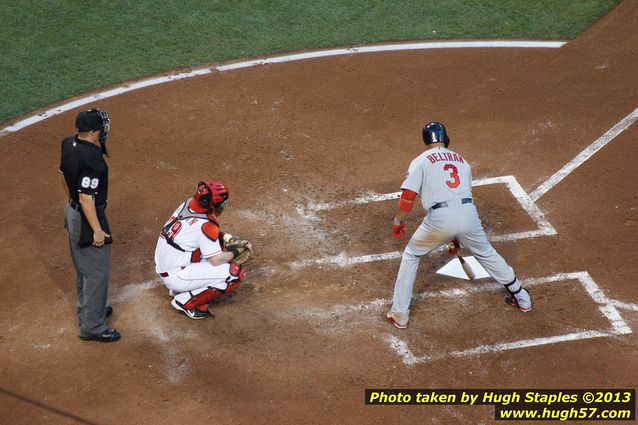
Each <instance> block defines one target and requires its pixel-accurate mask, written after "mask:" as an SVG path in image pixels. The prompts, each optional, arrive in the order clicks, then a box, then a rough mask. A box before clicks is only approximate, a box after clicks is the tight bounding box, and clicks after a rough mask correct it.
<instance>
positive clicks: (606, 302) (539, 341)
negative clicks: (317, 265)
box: [353, 272, 638, 366]
mask: <svg viewBox="0 0 638 425" xmlns="http://www.w3.org/2000/svg"><path fill="white" fill-rule="evenodd" d="M565 280H578V281H579V282H580V284H581V286H582V287H583V288H584V289H585V291H586V292H587V294H588V295H589V296H590V297H591V299H592V300H593V301H594V302H596V304H598V309H599V311H600V312H601V314H602V315H603V317H605V318H606V319H607V320H608V321H609V323H610V325H611V328H610V329H609V330H607V331H597V330H583V331H579V332H571V333H567V334H564V335H554V336H549V337H540V338H530V339H522V340H519V341H511V342H504V343H496V344H488V345H480V346H478V347H473V348H469V349H466V350H459V351H450V352H447V353H440V354H437V355H434V356H417V355H415V354H414V353H413V352H412V351H411V350H410V347H409V345H408V343H407V342H405V341H403V340H402V339H400V338H399V337H397V336H395V335H389V336H388V337H387V338H386V342H387V343H388V346H389V347H390V349H392V350H393V351H394V352H395V353H396V354H397V355H398V356H399V357H400V358H401V359H402V361H403V363H405V364H406V365H409V366H410V365H414V364H418V363H424V362H428V361H432V360H438V359H442V358H446V357H457V358H460V357H469V356H474V355H479V354H485V353H496V352H501V351H507V350H516V349H521V348H529V347H537V346H542V345H549V344H557V343H561V342H568V341H578V340H584V339H591V338H603V337H609V336H614V335H626V334H630V333H632V332H633V331H632V329H631V328H630V327H629V325H628V324H627V322H625V321H624V319H623V318H622V317H621V315H620V313H619V312H618V310H617V309H616V306H618V304H624V303H618V302H617V301H614V300H611V299H609V298H607V297H606V296H605V294H604V293H603V291H602V290H601V289H600V287H599V286H598V285H597V284H596V282H594V280H593V279H592V278H591V276H590V275H589V273H587V272H575V273H558V274H555V275H553V276H549V277H544V278H538V279H527V280H524V281H523V283H524V284H525V285H526V286H528V287H529V286H533V285H539V284H542V283H551V282H559V281H565ZM498 287H500V285H484V286H483V285H482V286H471V287H469V288H468V289H467V290H463V289H452V290H448V291H441V292H438V293H422V294H420V298H430V297H436V296H443V297H446V298H447V297H449V298H454V297H458V296H459V295H466V294H469V293H473V292H484V291H488V290H494V289H497V288H498ZM371 305H380V303H379V300H375V301H373V302H372V303H371ZM622 307H624V305H623V306H622ZM628 307H636V309H638V306H635V305H628ZM632 309H633V308H632ZM358 310H361V309H358ZM353 311H357V310H353Z"/></svg>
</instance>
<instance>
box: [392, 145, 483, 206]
mask: <svg viewBox="0 0 638 425" xmlns="http://www.w3.org/2000/svg"><path fill="white" fill-rule="evenodd" d="M401 189H409V190H411V191H413V192H416V193H417V194H418V195H419V196H420V197H421V204H422V205H423V208H424V209H425V210H426V211H428V210H429V209H430V208H431V207H432V205H434V204H436V203H438V202H447V201H453V200H456V199H463V198H471V197H472V168H471V167H470V164H468V163H467V161H465V159H463V157H462V156H461V155H459V154H457V153H456V152H453V151H451V150H449V149H447V148H435V149H430V150H427V151H425V152H423V153H422V154H421V155H419V156H418V157H416V158H415V159H414V161H412V163H411V164H410V168H408V175H407V176H406V178H405V181H404V182H403V184H402V185H401Z"/></svg>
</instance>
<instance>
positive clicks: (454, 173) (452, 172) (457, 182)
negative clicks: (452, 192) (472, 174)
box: [443, 164, 461, 189]
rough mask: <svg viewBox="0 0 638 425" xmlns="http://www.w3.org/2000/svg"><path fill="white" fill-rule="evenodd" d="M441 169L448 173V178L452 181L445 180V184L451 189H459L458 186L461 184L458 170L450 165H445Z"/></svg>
mask: <svg viewBox="0 0 638 425" xmlns="http://www.w3.org/2000/svg"><path fill="white" fill-rule="evenodd" d="M443 169H444V170H445V171H449V172H450V177H452V180H447V181H446V182H445V184H446V185H448V187H451V188H452V189H454V188H456V187H459V185H460V184H461V180H460V179H459V170H458V169H457V168H456V167H455V166H454V165H452V164H445V167H443Z"/></svg>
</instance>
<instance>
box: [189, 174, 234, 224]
mask: <svg viewBox="0 0 638 425" xmlns="http://www.w3.org/2000/svg"><path fill="white" fill-rule="evenodd" d="M195 200H196V201H197V203H198V204H199V205H200V206H201V207H202V208H206V211H208V212H210V213H212V214H213V215H215V216H218V215H220V214H221V213H222V212H223V211H224V207H225V206H226V203H227V202H228V188H227V187H226V186H225V185H224V183H222V182H220V181H219V180H204V181H201V182H199V183H197V190H196V191H195Z"/></svg>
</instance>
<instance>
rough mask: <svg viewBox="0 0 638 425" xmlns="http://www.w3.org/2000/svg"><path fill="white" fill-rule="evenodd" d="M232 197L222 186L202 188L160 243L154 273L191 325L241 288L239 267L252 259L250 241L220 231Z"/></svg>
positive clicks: (179, 211)
mask: <svg viewBox="0 0 638 425" xmlns="http://www.w3.org/2000/svg"><path fill="white" fill-rule="evenodd" d="M228 196H229V194H228V189H227V188H226V186H224V184H223V183H222V182H220V181H217V180H206V181H202V182H200V183H199V184H198V185H197V191H196V193H195V197H193V198H190V199H188V200H186V201H185V202H183V203H182V204H181V205H180V206H179V207H178V208H177V209H176V210H175V212H174V213H173V215H172V216H171V218H170V219H169V220H168V221H167V222H166V223H165V225H164V228H163V229H162V232H161V233H160V236H159V238H158V240H157V245H156V247H155V271H156V272H157V274H158V275H159V276H160V277H161V279H162V282H163V283H164V285H165V286H166V287H167V288H168V289H169V290H170V294H171V295H172V296H173V300H172V301H171V305H172V306H173V307H174V308H175V309H177V310H179V311H181V312H183V313H184V314H186V315H187V316H188V317H190V318H191V319H204V318H206V317H208V316H209V313H210V311H209V305H210V302H211V301H212V300H214V299H217V298H219V297H221V296H222V295H224V294H225V293H228V292H230V291H233V290H234V289H236V288H237V287H238V286H239V283H240V282H241V281H242V280H243V279H244V271H243V269H242V266H241V263H243V262H244V261H246V260H247V259H248V257H249V256H250V255H251V254H252V245H250V243H249V242H248V241H245V240H242V239H240V238H236V237H232V235H230V234H224V233H223V232H221V230H220V227H219V224H218V222H217V219H216V217H217V216H218V215H220V214H221V213H222V211H223V210H224V207H225V206H226V202H227V201H228ZM224 241H226V242H224ZM229 241H232V242H229ZM240 243H241V244H240ZM224 248H225V249H224Z"/></svg>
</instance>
